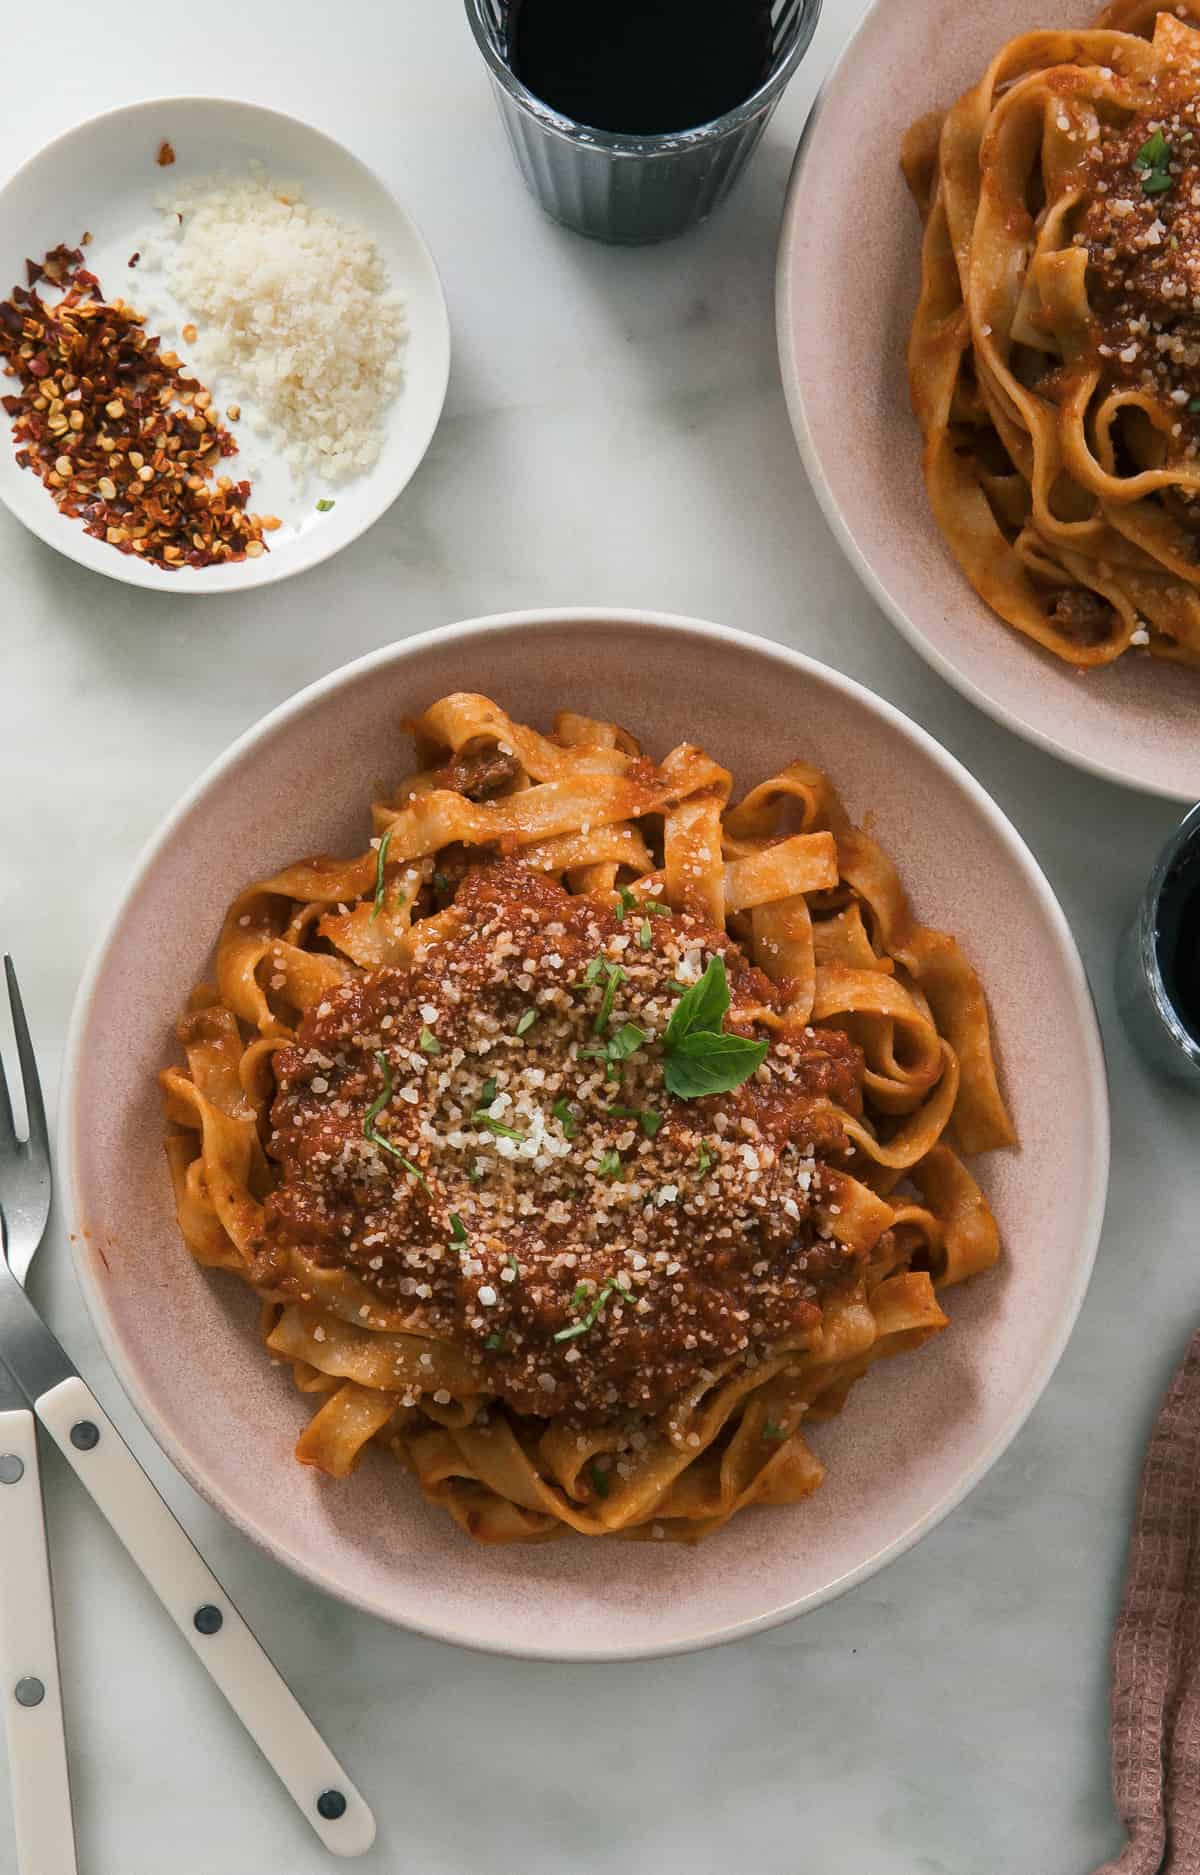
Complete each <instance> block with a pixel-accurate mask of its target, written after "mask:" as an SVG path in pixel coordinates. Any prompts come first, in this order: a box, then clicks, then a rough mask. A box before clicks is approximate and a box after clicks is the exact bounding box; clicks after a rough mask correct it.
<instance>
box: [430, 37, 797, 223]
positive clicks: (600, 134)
mask: <svg viewBox="0 0 1200 1875" xmlns="http://www.w3.org/2000/svg"><path fill="white" fill-rule="evenodd" d="M517 3H518V4H519V0H517ZM563 3H564V4H569V3H570V0H563ZM731 4H732V0H731ZM466 8H467V18H468V19H469V21H470V23H471V29H472V31H473V32H474V34H475V38H476V41H477V43H478V45H479V49H480V51H481V52H482V54H483V57H484V60H485V63H486V64H487V68H488V73H489V75H490V77H491V80H492V88H493V90H494V92H495V95H496V102H497V104H498V106H499V110H500V116H501V119H502V121H503V124H504V128H505V130H506V131H507V133H508V140H509V142H510V143H511V144H512V148H513V154H514V155H515V157H516V159H517V163H518V166H519V168H520V170H521V174H522V175H523V176H524V178H525V181H526V183H527V184H528V186H529V188H530V190H531V191H532V193H533V195H534V196H536V198H537V200H538V201H539V202H540V203H541V205H542V207H543V208H544V209H545V211H546V213H547V214H548V215H552V216H553V217H554V219H555V220H556V221H561V222H564V223H565V224H566V226H567V227H568V228H574V229H576V230H577V231H578V233H580V234H586V235H590V236H591V237H592V238H593V239H594V240H597V241H617V242H641V241H665V240H667V239H668V237H669V236H671V235H676V234H682V233H683V232H684V230H685V229H686V228H690V227H692V226H694V224H695V223H696V222H698V221H703V220H704V218H705V216H706V215H710V214H711V213H712V211H713V209H714V208H716V207H717V206H718V204H719V203H721V202H723V201H724V199H725V197H726V196H727V195H728V194H729V192H730V190H731V189H732V188H733V185H734V183H735V182H736V181H737V179H738V177H739V176H740V175H741V173H742V171H743V169H744V168H745V167H746V163H747V162H748V160H749V158H750V157H751V155H752V154H753V152H754V149H755V147H756V145H757V143H758V140H759V138H760V137H761V136H762V133H763V131H764V130H765V129H766V126H767V124H768V122H769V121H770V117H771V113H772V112H773V111H774V109H775V106H776V105H777V104H778V102H779V99H780V97H781V96H782V94H783V89H784V86H785V85H786V84H787V82H788V79H789V78H790V77H791V76H792V73H793V72H794V71H795V70H796V67H797V66H798V65H799V63H800V61H801V59H802V58H803V57H804V54H805V52H806V51H807V50H808V45H809V41H810V40H811V38H812V36H813V31H814V29H815V27H816V24H817V19H818V16H819V15H820V11H821V0H776V4H774V5H772V8H771V27H772V50H771V63H770V67H769V69H768V71H767V75H766V77H765V78H764V80H763V82H762V84H761V85H760V86H759V87H758V89H757V90H756V91H754V92H753V93H752V94H751V96H750V97H748V98H747V99H746V101H745V103H744V104H739V105H738V106H737V108H736V109H735V110H732V111H727V112H726V113H725V115H724V116H723V117H717V118H714V119H713V121H712V122H711V123H708V124H700V125H698V126H697V127H696V128H695V129H694V130H682V131H672V132H670V133H669V134H664V135H663V136H654V137H643V136H628V135H624V134H620V135H618V134H615V133H612V132H609V131H605V130H595V129H592V128H590V127H589V126H588V125H586V124H577V123H575V122H573V121H572V119H571V118H569V117H563V116H562V115H561V114H560V113H559V112H558V111H555V110H552V109H551V108H550V106H549V105H548V104H543V103H542V101H541V99H540V98H537V97H535V96H534V94H533V93H532V92H531V91H530V90H528V89H527V87H526V86H525V85H523V84H522V83H521V81H520V79H519V78H517V77H516V75H515V73H514V72H513V70H512V66H511V63H510V58H511V40H512V25H513V20H514V17H515V12H516V7H515V5H514V4H513V0H466Z"/></svg>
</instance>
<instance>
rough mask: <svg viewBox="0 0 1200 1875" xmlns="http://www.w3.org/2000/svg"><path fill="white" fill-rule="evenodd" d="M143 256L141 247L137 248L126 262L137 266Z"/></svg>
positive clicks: (131, 265) (127, 264)
mask: <svg viewBox="0 0 1200 1875" xmlns="http://www.w3.org/2000/svg"><path fill="white" fill-rule="evenodd" d="M141 258H142V250H141V248H140V247H138V248H135V249H134V251H133V253H132V254H131V255H130V256H129V259H128V260H127V261H126V263H125V264H126V266H127V267H136V266H137V264H138V262H139V260H140V259H141Z"/></svg>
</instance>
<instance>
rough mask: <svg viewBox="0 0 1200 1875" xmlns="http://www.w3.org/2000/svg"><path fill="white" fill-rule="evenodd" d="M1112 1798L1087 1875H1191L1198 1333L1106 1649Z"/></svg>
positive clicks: (1199, 1657)
mask: <svg viewBox="0 0 1200 1875" xmlns="http://www.w3.org/2000/svg"><path fill="white" fill-rule="evenodd" d="M1112 1784H1113V1798H1114V1800H1115V1802H1116V1806H1117V1810H1118V1812H1119V1813H1120V1816H1121V1818H1122V1820H1123V1821H1124V1823H1125V1825H1126V1827H1127V1828H1128V1830H1129V1842H1128V1844H1127V1845H1126V1847H1125V1849H1124V1850H1123V1851H1122V1853H1121V1854H1120V1855H1119V1856H1117V1857H1116V1859H1115V1860H1114V1861H1111V1862H1106V1863H1105V1864H1104V1866H1103V1868H1101V1869H1097V1870H1096V1871H1095V1875H1200V1333H1197V1334H1196V1335H1195V1336H1194V1337H1193V1339H1192V1342H1191V1345H1190V1346H1189V1348H1188V1351H1187V1355H1186V1357H1185V1359H1184V1362H1183V1365H1182V1367H1181V1368H1180V1369H1179V1372H1178V1373H1177V1374H1176V1376H1175V1378H1174V1380H1173V1381H1172V1382H1171V1388H1170V1391H1169V1392H1168V1394H1167V1397H1166V1399H1165V1401H1164V1402H1163V1406H1162V1410H1161V1412H1160V1413H1159V1416H1158V1421H1157V1423H1156V1425H1155V1428H1154V1432H1153V1434H1152V1436H1151V1439H1150V1449H1149V1451H1148V1452H1147V1454H1146V1465H1145V1470H1144V1471H1143V1473H1142V1488H1141V1492H1140V1494H1139V1497H1138V1507H1137V1515H1136V1517H1135V1519H1134V1525H1133V1535H1132V1538H1131V1541H1130V1547H1129V1568H1128V1574H1127V1576H1126V1580H1125V1594H1124V1597H1123V1599H1122V1602H1121V1612H1120V1614H1119V1616H1118V1617H1117V1626H1116V1632H1115V1634H1114V1635H1113V1651H1112Z"/></svg>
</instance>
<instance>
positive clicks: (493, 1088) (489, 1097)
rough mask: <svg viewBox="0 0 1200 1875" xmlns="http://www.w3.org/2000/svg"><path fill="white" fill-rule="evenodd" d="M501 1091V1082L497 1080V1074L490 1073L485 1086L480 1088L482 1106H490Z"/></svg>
mask: <svg viewBox="0 0 1200 1875" xmlns="http://www.w3.org/2000/svg"><path fill="white" fill-rule="evenodd" d="M499 1091H500V1088H499V1083H498V1082H497V1080H496V1077H495V1075H494V1074H489V1075H488V1077H487V1080H486V1081H485V1082H484V1084H483V1086H482V1087H481V1088H480V1090H479V1104H480V1106H481V1107H490V1106H491V1104H492V1102H493V1100H495V1098H496V1095H497V1094H498V1093H499Z"/></svg>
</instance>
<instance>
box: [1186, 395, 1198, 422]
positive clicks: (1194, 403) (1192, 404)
mask: <svg viewBox="0 0 1200 1875" xmlns="http://www.w3.org/2000/svg"><path fill="white" fill-rule="evenodd" d="M1197 412H1200V397H1189V398H1188V415H1189V416H1192V417H1194V416H1195V415H1196V414H1197Z"/></svg>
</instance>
